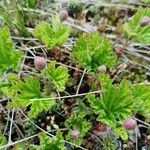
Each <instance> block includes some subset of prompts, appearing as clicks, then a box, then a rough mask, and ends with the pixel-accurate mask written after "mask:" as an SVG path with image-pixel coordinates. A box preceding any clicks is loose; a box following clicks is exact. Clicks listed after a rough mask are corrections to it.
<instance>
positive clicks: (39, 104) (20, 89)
mask: <svg viewBox="0 0 150 150" xmlns="http://www.w3.org/2000/svg"><path fill="white" fill-rule="evenodd" d="M11 89H13V91H11V92H9V90H11ZM40 90H41V85H40V81H39V80H38V79H37V78H35V77H31V76H30V77H26V78H25V79H24V81H21V80H18V81H17V82H15V83H13V84H12V86H11V87H8V88H7V90H6V88H5V89H4V90H3V92H4V94H5V95H6V96H7V97H8V98H11V102H9V103H8V105H7V106H8V107H13V106H16V107H23V108H25V107H27V106H29V105H31V108H30V111H29V116H30V117H36V116H37V114H38V113H40V112H42V111H43V110H46V111H47V110H50V109H51V108H52V106H54V104H55V101H54V100H48V101H42V100H33V101H31V100H30V99H36V98H38V99H40V98H45V97H47V96H45V95H43V94H42V92H41V91H40Z"/></svg>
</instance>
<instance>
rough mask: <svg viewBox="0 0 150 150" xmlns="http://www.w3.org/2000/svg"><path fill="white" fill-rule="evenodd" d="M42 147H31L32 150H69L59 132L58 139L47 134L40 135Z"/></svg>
mask: <svg viewBox="0 0 150 150" xmlns="http://www.w3.org/2000/svg"><path fill="white" fill-rule="evenodd" d="M39 138H40V145H39V146H38V145H31V149H32V150H50V149H53V150H67V149H66V147H65V146H64V145H65V143H64V140H63V138H62V133H61V132H60V131H58V132H57V134H56V137H53V138H50V137H49V136H47V135H46V134H45V133H43V132H42V133H40V134H39Z"/></svg>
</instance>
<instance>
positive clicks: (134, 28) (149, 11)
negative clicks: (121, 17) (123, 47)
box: [124, 7, 150, 44]
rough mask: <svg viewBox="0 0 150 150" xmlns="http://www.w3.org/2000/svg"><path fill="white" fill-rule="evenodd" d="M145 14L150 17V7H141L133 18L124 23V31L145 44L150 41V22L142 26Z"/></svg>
mask: <svg viewBox="0 0 150 150" xmlns="http://www.w3.org/2000/svg"><path fill="white" fill-rule="evenodd" d="M144 16H149V17H150V8H142V7H139V8H138V10H137V12H136V14H135V15H134V16H133V17H132V19H131V20H130V21H129V22H128V23H126V24H125V25H124V32H125V35H126V37H127V38H130V39H132V40H134V41H136V42H141V43H145V44H149V43H150V24H149V25H146V26H144V27H141V26H140V21H141V19H142V18H143V17H144Z"/></svg>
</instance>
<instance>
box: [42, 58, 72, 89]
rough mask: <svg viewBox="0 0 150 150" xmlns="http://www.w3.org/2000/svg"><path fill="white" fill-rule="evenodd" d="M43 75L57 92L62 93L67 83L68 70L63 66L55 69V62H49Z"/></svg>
mask: <svg viewBox="0 0 150 150" xmlns="http://www.w3.org/2000/svg"><path fill="white" fill-rule="evenodd" d="M43 73H44V74H45V75H46V76H47V77H48V79H49V81H50V82H52V83H53V84H54V86H55V87H56V90H57V91H60V92H62V91H64V90H65V85H66V82H67V81H68V78H69V74H68V68H67V67H65V66H59V67H57V68H56V66H55V62H54V61H53V62H51V63H50V64H48V66H47V67H46V68H45V69H44V70H43Z"/></svg>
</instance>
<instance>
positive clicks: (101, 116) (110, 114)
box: [87, 74, 133, 127]
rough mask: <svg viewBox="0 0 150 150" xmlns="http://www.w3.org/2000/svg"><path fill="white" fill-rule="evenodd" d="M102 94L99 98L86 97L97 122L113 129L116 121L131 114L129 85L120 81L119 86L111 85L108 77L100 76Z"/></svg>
mask: <svg viewBox="0 0 150 150" xmlns="http://www.w3.org/2000/svg"><path fill="white" fill-rule="evenodd" d="M100 81H101V85H102V93H101V96H100V97H99V98H97V97H95V95H92V94H89V95H87V98H88V101H89V102H90V105H91V107H92V108H93V110H94V111H95V113H96V114H98V118H97V120H98V121H101V122H103V123H105V124H107V125H108V126H110V127H115V126H116V124H117V119H119V120H120V121H123V120H124V119H125V118H127V117H128V116H130V115H131V114H132V110H131V109H132V108H133V100H132V97H133V96H132V92H131V90H130V88H129V84H128V83H127V82H126V81H122V82H121V83H120V85H113V84H112V81H111V79H109V77H108V75H105V74H103V75H101V77H100Z"/></svg>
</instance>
